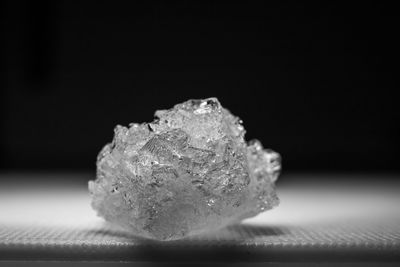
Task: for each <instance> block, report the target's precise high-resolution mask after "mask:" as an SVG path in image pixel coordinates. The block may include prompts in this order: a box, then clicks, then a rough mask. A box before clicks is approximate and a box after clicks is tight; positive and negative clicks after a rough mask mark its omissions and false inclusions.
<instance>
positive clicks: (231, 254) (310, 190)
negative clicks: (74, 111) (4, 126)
mask: <svg viewBox="0 0 400 267" xmlns="http://www.w3.org/2000/svg"><path fill="white" fill-rule="evenodd" d="M75 176H76V175H75ZM39 178H40V179H39ZM50 178H51V177H47V176H44V177H43V176H40V177H38V178H37V181H39V182H38V183H32V180H30V181H31V182H28V181H25V182H24V180H23V179H22V178H21V177H20V176H15V175H14V176H8V177H6V178H3V179H2V180H1V179H0V181H1V182H0V183H1V184H0V185H1V187H0V260H85V261H140V262H142V261H164V262H165V261H186V262H187V261H240V262H266V261H267V262H276V261H280V262H281V261H287V262H291V261H295V262H298V261H330V262H336V261H341V262H349V261H350V262H351V261H387V262H393V261H396V262H397V261H400V212H399V211H400V206H399V204H400V194H399V191H400V187H399V184H398V182H396V181H397V180H396V179H389V177H385V176H380V177H379V184H378V183H377V182H376V181H378V180H377V179H375V177H369V178H368V177H367V178H368V179H361V180H360V179H359V177H358V178H357V177H350V178H352V179H334V178H335V177H333V178H332V180H334V181H335V182H334V183H331V184H329V183H326V181H330V179H324V181H325V182H324V184H322V183H321V182H318V180H317V179H311V178H310V177H308V176H305V177H303V176H299V177H298V179H297V180H295V179H293V178H291V179H290V180H291V181H297V182H291V183H290V182H288V183H282V184H281V185H278V188H279V192H278V193H279V196H280V198H281V205H280V206H279V207H278V208H277V209H275V210H272V211H269V212H266V213H263V214H261V215H259V216H257V217H256V218H252V219H249V220H247V221H245V222H244V223H242V224H240V225H234V226H230V227H228V228H226V229H223V230H221V231H219V232H216V233H210V234H208V235H206V236H197V237H191V238H188V239H185V240H179V241H172V242H156V241H149V240H143V239H140V238H137V237H134V236H131V235H130V234H129V233H127V232H125V231H124V230H122V229H119V228H116V227H115V226H112V225H109V224H106V223H105V222H103V220H102V219H100V218H98V217H96V215H95V213H94V212H93V211H92V210H91V208H90V199H89V197H88V194H87V193H86V188H85V187H86V184H85V179H84V178H82V179H81V180H79V179H72V178H71V177H68V176H67V177H64V178H65V179H62V178H60V177H58V178H57V179H50ZM336 178H337V177H336ZM320 180H322V179H320ZM50 181H51V182H50ZM82 181H83V182H82ZM350 181H352V182H350ZM359 181H363V183H359ZM366 181H367V182H366Z"/></svg>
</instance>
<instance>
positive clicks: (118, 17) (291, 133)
mask: <svg viewBox="0 0 400 267" xmlns="http://www.w3.org/2000/svg"><path fill="white" fill-rule="evenodd" d="M131 2H134V1H126V2H125V4H121V3H117V1H107V2H100V1H32V2H21V1H11V0H9V1H5V4H4V7H5V8H3V9H2V10H3V11H2V12H3V14H2V18H3V22H4V23H3V25H4V30H5V31H4V35H3V36H4V37H5V38H4V40H5V47H4V48H3V50H2V52H3V53H2V57H3V59H4V60H2V62H3V63H2V64H3V65H2V67H3V69H4V72H3V73H4V74H5V75H4V76H3V78H4V83H3V84H4V88H5V90H2V93H1V96H0V97H1V103H0V105H1V121H0V122H1V129H0V130H1V131H0V134H1V136H0V155H1V160H0V166H1V169H2V170H3V171H5V170H90V171H93V172H94V168H95V160H96V155H97V153H98V152H99V150H100V149H101V147H102V146H103V145H104V144H105V143H107V142H109V141H111V139H112V135H113V127H114V126H115V125H116V124H122V125H127V124H128V123H130V122H144V121H151V120H152V119H153V114H154V111H155V110H156V109H165V108H170V107H172V106H173V105H174V104H176V103H179V102H182V101H185V100H187V99H190V98H206V97H211V96H216V97H218V98H219V100H220V102H221V103H222V104H223V105H224V106H225V107H226V108H228V109H229V110H231V111H232V112H233V113H234V114H235V115H237V116H239V117H240V118H241V119H242V120H243V121H244V126H245V128H246V130H247V135H246V137H247V139H252V138H258V139H260V140H261V141H262V143H263V144H264V146H265V147H270V148H273V149H274V150H276V151H278V152H280V153H281V154H282V156H283V164H284V169H285V170H286V171H328V172H330V171H331V172H333V171H398V170H399V164H398V163H397V153H398V150H399V142H398V137H399V127H398V122H399V117H400V112H399V111H400V109H399V107H398V102H399V99H398V98H397V97H396V94H395V89H397V84H396V83H395V81H396V80H397V79H396V77H395V75H396V74H397V72H396V73H395V69H396V65H397V64H398V63H397V60H396V59H395V56H396V51H397V49H398V47H399V45H398V43H396V39H397V36H398V27H397V20H398V19H397V17H398V16H397V14H396V13H397V10H396V9H395V8H394V7H393V6H389V5H387V4H382V5H379V4H371V3H363V4H362V5H354V6H350V5H340V4H338V3H336V4H332V5H329V4H321V3H320V4H319V5H305V4H300V3H290V2H286V1H285V2H283V1H279V3H274V4H272V3H269V2H270V1H265V2H266V3H264V4H260V3H251V2H248V1H243V2H242V3H241V4H233V3H230V4H222V3H218V4H217V3H213V4H208V3H205V2H203V1H201V3H198V4H195V3H192V2H191V1H188V3H186V4H154V3H152V4H150V3H149V2H148V4H146V5H138V4H133V3H131ZM128 3H129V4H128Z"/></svg>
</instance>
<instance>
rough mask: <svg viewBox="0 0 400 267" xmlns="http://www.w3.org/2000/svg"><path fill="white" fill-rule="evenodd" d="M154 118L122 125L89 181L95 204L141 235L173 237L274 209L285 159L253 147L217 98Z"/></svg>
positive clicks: (257, 144) (99, 210)
mask: <svg viewBox="0 0 400 267" xmlns="http://www.w3.org/2000/svg"><path fill="white" fill-rule="evenodd" d="M155 116H156V117H157V118H156V119H155V120H154V121H153V122H151V123H142V124H137V123H131V124H130V125H129V127H124V126H120V125H117V126H116V127H115V129H114V132H115V134H114V139H113V141H112V143H110V144H107V145H106V146H105V147H104V148H103V149H102V150H101V152H100V153H99V155H98V158H97V179H96V180H95V181H90V182H89V191H90V193H91V196H92V206H93V208H94V209H95V210H96V211H97V213H98V214H99V215H100V216H102V217H104V218H105V219H106V220H107V221H110V222H113V223H116V224H118V225H120V226H123V227H125V228H126V229H129V230H130V231H131V232H132V233H134V234H135V235H138V236H142V237H146V238H151V239H158V240H174V239H180V238H183V237H186V236H188V235H194V234H201V233H202V232H206V231H212V230H216V229H218V228H221V227H224V226H226V225H229V224H233V223H237V222H240V221H241V220H243V219H244V218H248V217H252V216H255V215H257V214H258V213H260V212H262V211H265V210H268V209H271V208H273V207H274V206H276V205H277V204H278V202H279V200H278V198H277V196H276V193H275V189H274V182H275V180H276V179H277V177H278V175H279V171H280V167H281V165H280V156H279V154H278V153H276V152H273V151H272V150H269V149H263V147H262V145H261V143H260V142H259V141H257V140H254V141H250V142H249V143H248V144H247V143H246V142H245V140H244V134H245V130H244V128H243V126H242V125H241V123H242V122H241V120H240V119H239V118H237V117H235V116H233V115H232V114H231V113H230V112H229V111H228V110H227V109H225V108H223V107H222V106H221V104H220V103H219V102H218V100H217V99H216V98H208V99H204V100H189V101H186V102H184V103H182V104H178V105H175V107H174V108H172V109H169V110H158V111H156V113H155Z"/></svg>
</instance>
